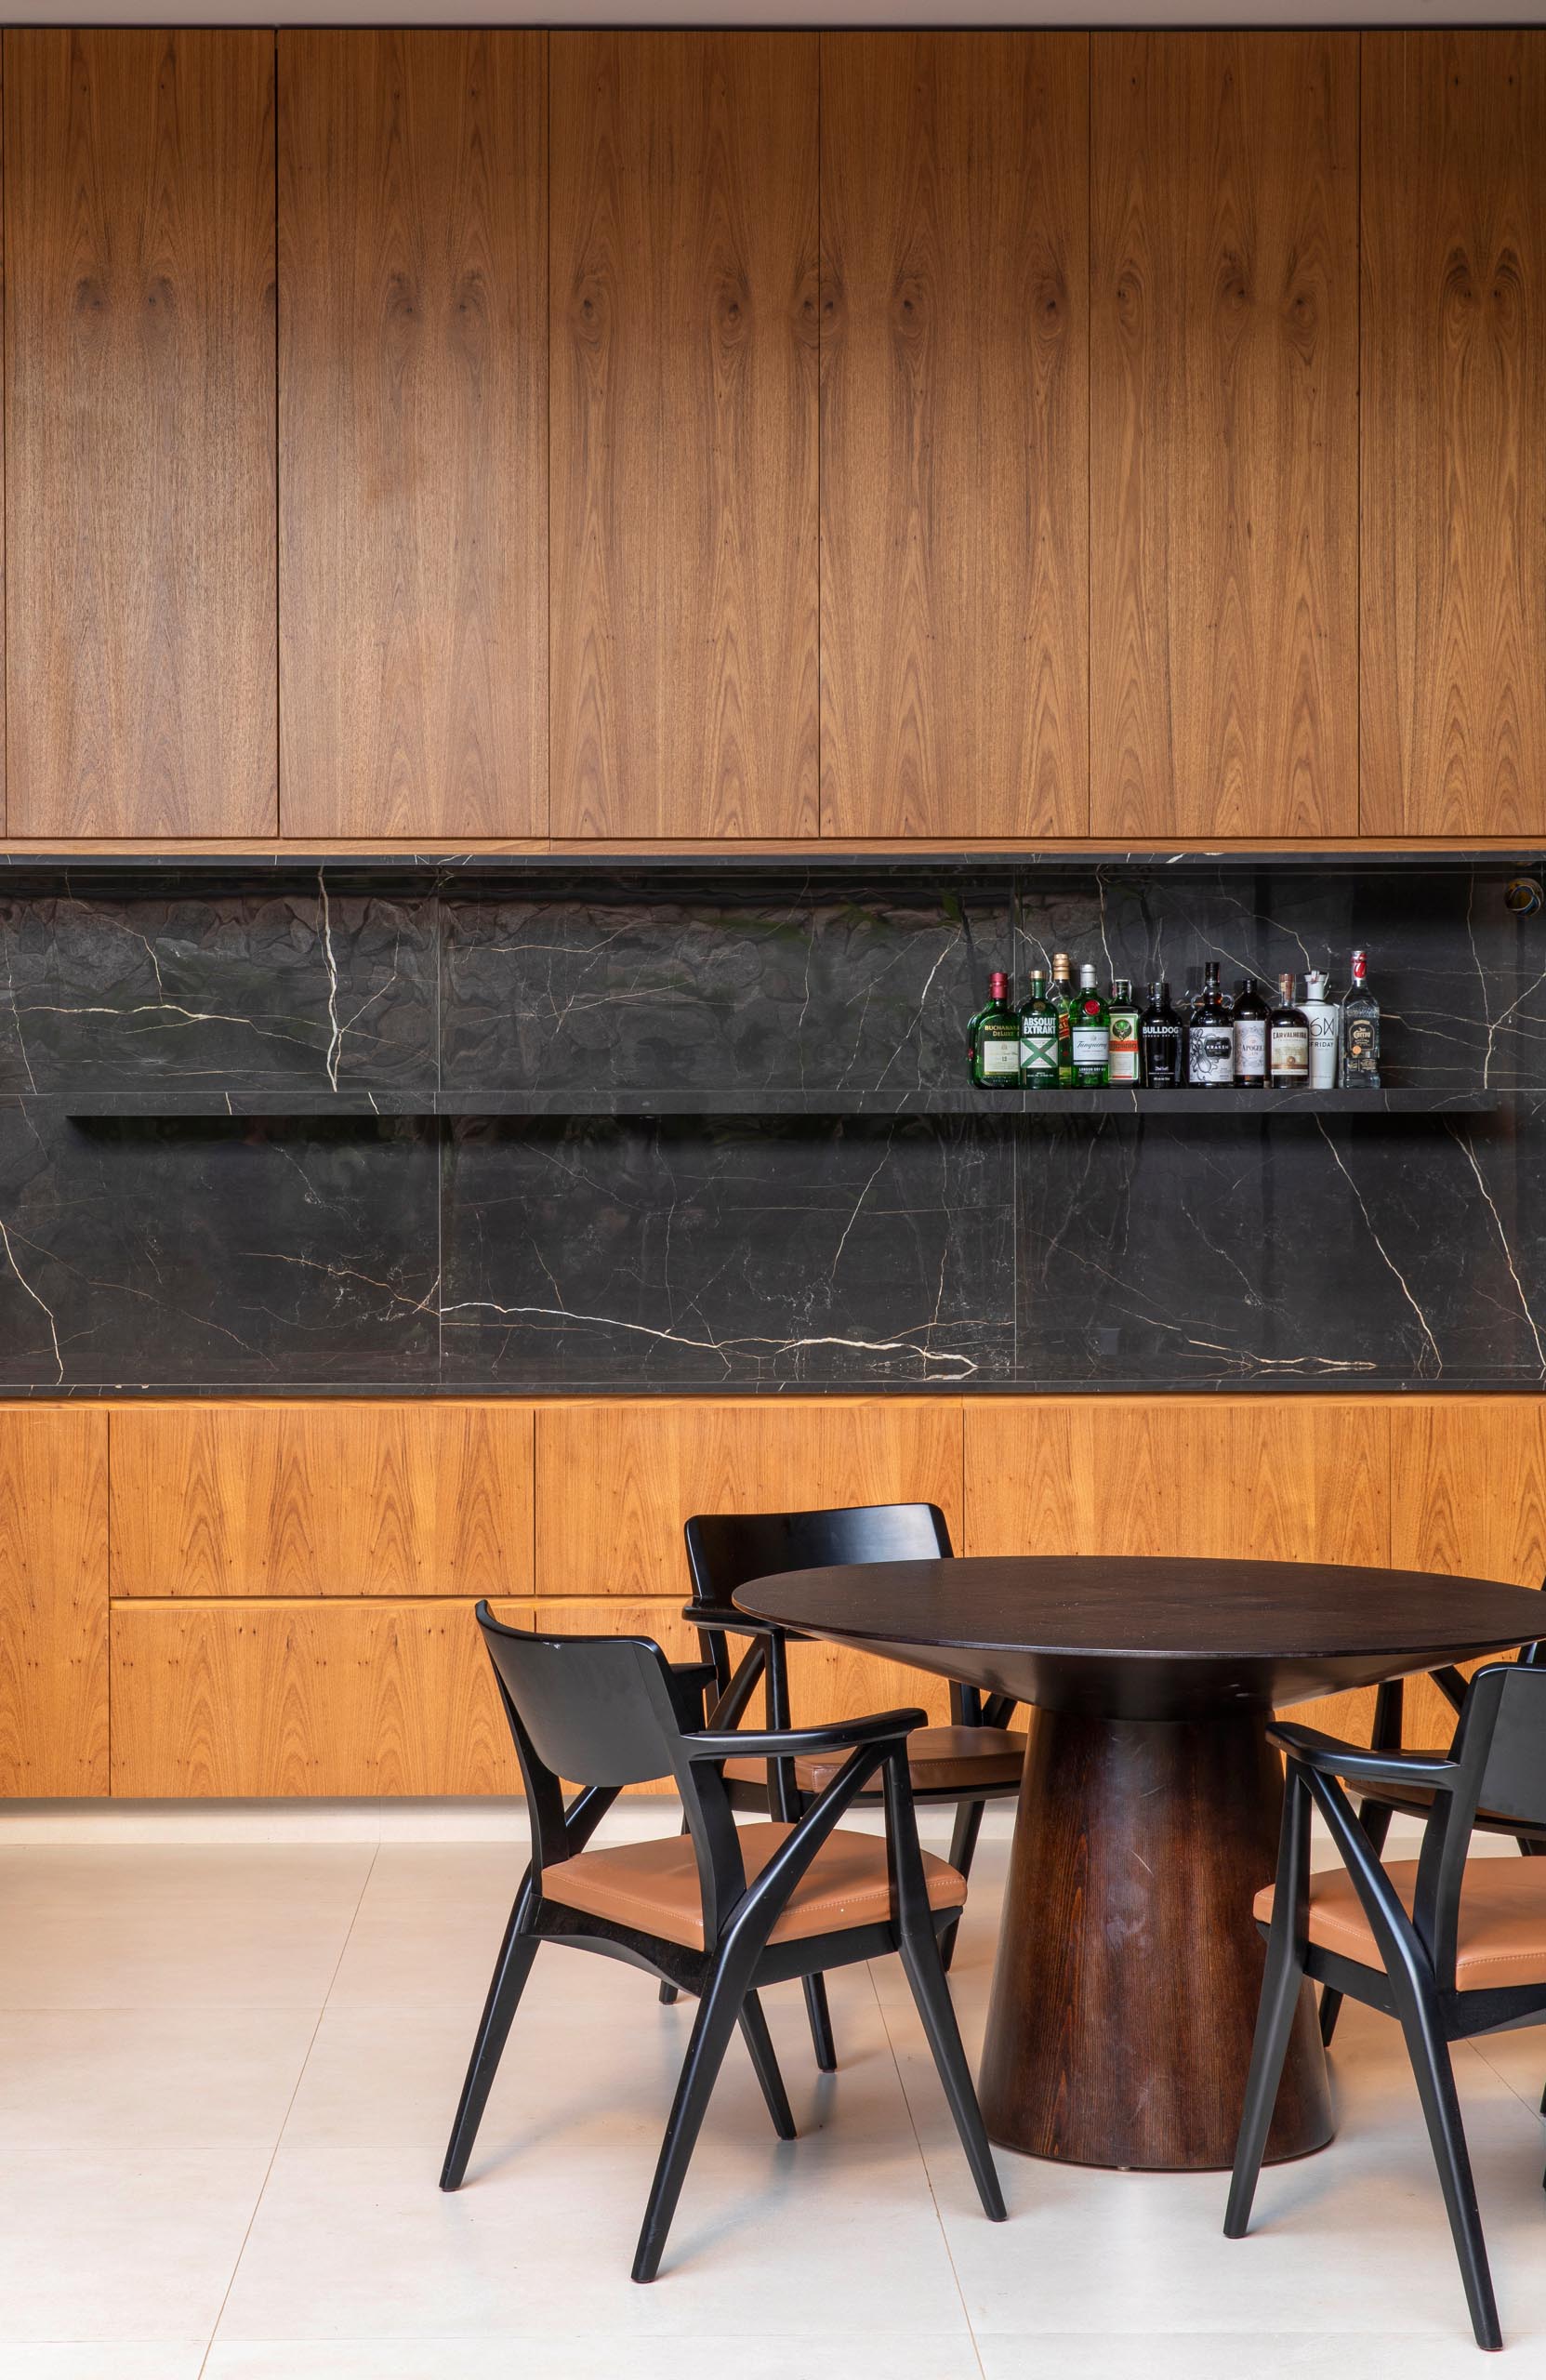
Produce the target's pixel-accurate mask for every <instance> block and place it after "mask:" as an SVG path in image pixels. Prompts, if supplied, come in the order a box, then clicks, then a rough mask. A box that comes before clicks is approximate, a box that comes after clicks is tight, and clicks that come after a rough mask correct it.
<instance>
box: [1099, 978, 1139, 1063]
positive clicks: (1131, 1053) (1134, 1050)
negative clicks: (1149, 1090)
mask: <svg viewBox="0 0 1546 2380" xmlns="http://www.w3.org/2000/svg"><path fill="white" fill-rule="evenodd" d="M1107 1007H1108V1009H1109V1011H1110V1014H1111V1056H1110V1060H1109V1063H1108V1065H1107V1071H1106V1080H1107V1081H1108V1082H1126V1083H1136V1082H1137V1081H1138V1080H1139V1071H1138V1003H1137V1001H1136V1000H1135V999H1134V998H1133V996H1132V985H1131V984H1130V982H1129V981H1128V978H1127V977H1126V976H1125V975H1114V976H1113V977H1112V979H1111V998H1110V999H1109V1001H1108V1002H1107Z"/></svg>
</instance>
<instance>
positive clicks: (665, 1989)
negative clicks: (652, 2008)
mask: <svg viewBox="0 0 1546 2380" xmlns="http://www.w3.org/2000/svg"><path fill="white" fill-rule="evenodd" d="M679 1997H680V1994H679V1993H678V1990H677V1988H676V1985H675V1984H674V1983H663V1984H662V1985H661V1987H660V2004H661V2006H662V2007H663V2008H674V2007H675V2005H676V2003H677V2001H678V1999H679Z"/></svg>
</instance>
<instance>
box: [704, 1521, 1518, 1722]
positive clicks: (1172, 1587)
mask: <svg viewBox="0 0 1546 2380" xmlns="http://www.w3.org/2000/svg"><path fill="white" fill-rule="evenodd" d="M735 1600H736V1602H737V1604H738V1605H740V1606H741V1607H742V1608H743V1609H744V1610H746V1611H747V1612H749V1613H750V1614H752V1616H753V1617H754V1618H757V1619H760V1620H775V1621H777V1622H778V1624H779V1625H780V1626H782V1627H786V1628H790V1629H795V1630H798V1631H799V1632H800V1633H802V1634H812V1635H826V1636H837V1637H840V1638H841V1639H842V1640H843V1641H844V1642H845V1643H852V1644H854V1645H862V1646H865V1649H866V1650H869V1651H872V1652H876V1653H883V1654H888V1655H890V1656H891V1657H892V1659H896V1660H900V1661H905V1662H908V1663H910V1664H911V1665H912V1666H913V1667H915V1668H918V1669H929V1670H935V1671H938V1672H939V1673H942V1674H943V1675H945V1676H947V1677H956V1678H960V1679H963V1680H964V1681H965V1682H966V1683H967V1684H969V1685H975V1686H984V1687H987V1688H989V1689H990V1690H992V1691H993V1692H995V1693H1000V1694H1012V1695H1014V1696H1015V1697H1017V1699H1020V1700H1022V1701H1025V1702H1035V1703H1037V1704H1040V1705H1041V1706H1042V1707H1043V1708H1046V1709H1050V1710H1064V1711H1089V1712H1103V1713H1106V1714H1108V1715H1110V1716H1112V1717H1126V1718H1155V1719H1159V1718H1166V1719H1177V1718H1186V1717H1192V1716H1202V1715H1204V1714H1205V1713H1207V1712H1210V1711H1217V1710H1220V1709H1227V1708H1231V1707H1235V1708H1238V1707H1240V1706H1242V1705H1254V1706H1256V1707H1257V1708H1260V1709H1267V1708H1269V1707H1270V1706H1271V1705H1272V1704H1274V1703H1286V1702H1304V1701H1310V1700H1312V1699H1315V1697H1316V1696H1318V1695H1324V1694H1335V1693H1340V1692H1341V1691H1343V1690H1344V1689H1346V1688H1348V1687H1350V1686H1374V1685H1377V1684H1379V1683H1380V1681H1381V1680H1382V1679H1384V1678H1390V1677H1397V1676H1400V1675H1402V1674H1404V1673H1411V1672H1415V1671H1420V1670H1428V1669H1434V1668H1436V1667H1437V1666H1438V1665H1439V1664H1440V1663H1442V1662H1446V1661H1456V1660H1461V1659H1472V1658H1473V1657H1475V1656H1477V1655H1480V1654H1487V1653H1494V1652H1506V1651H1509V1650H1512V1648H1513V1646H1516V1645H1519V1644H1521V1643H1523V1642H1525V1641H1526V1639H1527V1638H1529V1637H1532V1636H1534V1635H1536V1634H1538V1633H1541V1631H1542V1629H1543V1626H1546V1609H1543V1607H1542V1605H1541V1601H1540V1597H1539V1593H1537V1591H1536V1590H1535V1589H1534V1588H1533V1587H1515V1586H1508V1585H1504V1584H1502V1583H1501V1582H1500V1581H1499V1580H1495V1579H1469V1578H1453V1577H1450V1576H1448V1575H1447V1574H1445V1573H1439V1572H1434V1571H1428V1570H1377V1569H1365V1568H1357V1567H1351V1566H1349V1565H1345V1564H1340V1563H1325V1562H1200V1561H1196V1562H1195V1561H1188V1560H1181V1559H1177V1558H1175V1557H1173V1556H1149V1555H1144V1556H1124V1557H1122V1558H1120V1559H1115V1560H1112V1559H1105V1558H1099V1557H1095V1556H1084V1555H1073V1554H1044V1555H1034V1556H1025V1557H1022V1556H1018V1555H1017V1556H998V1555H980V1556H975V1557H967V1558H964V1559H958V1560H955V1561H946V1562H878V1563H860V1564H854V1565H852V1566H850V1567H844V1568H839V1569H827V1570H800V1571H793V1572H786V1573H785V1574H784V1575H782V1576H780V1577H777V1578H772V1579H753V1580H749V1581H748V1582H747V1585H746V1586H744V1587H742V1589H741V1590H740V1592H739V1593H738V1594H737V1595H736V1598H735Z"/></svg>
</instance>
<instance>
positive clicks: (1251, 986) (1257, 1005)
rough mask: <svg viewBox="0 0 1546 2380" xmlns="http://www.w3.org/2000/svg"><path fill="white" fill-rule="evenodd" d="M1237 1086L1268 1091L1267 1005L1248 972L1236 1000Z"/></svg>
mask: <svg viewBox="0 0 1546 2380" xmlns="http://www.w3.org/2000/svg"><path fill="white" fill-rule="evenodd" d="M1234 1032H1235V1089H1236V1091H1264V1090H1265V1089H1266V1084H1267V1004H1266V1002H1265V1000H1264V999H1263V998H1262V996H1261V994H1260V992H1258V990H1257V988H1256V978H1255V977H1254V976H1253V975H1248V976H1247V977H1246V979H1245V982H1244V983H1243V984H1242V985H1241V986H1240V988H1239V991H1238V992H1237V993H1236V995H1235V1018H1234Z"/></svg>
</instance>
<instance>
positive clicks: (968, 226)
mask: <svg viewBox="0 0 1546 2380" xmlns="http://www.w3.org/2000/svg"><path fill="white" fill-rule="evenodd" d="M821 68H822V80H821V95H822V161H821V174H822V183H821V204H822V405H821V432H822V649H821V672H822V798H821V813H822V831H823V833H824V834H827V835H835V836H843V837H855V836H865V835H875V836H930V835H939V836H945V835H956V836H966V837H971V836H986V835H1002V836H1020V835H1037V834H1045V835H1082V834H1084V833H1085V832H1086V831H1087V828H1088V822H1089V801H1088V773H1087V765H1086V763H1087V750H1086V745H1087V734H1088V718H1087V712H1088V690H1087V684H1086V646H1087V641H1088V617H1087V608H1088V568H1089V547H1088V497H1089V488H1088V483H1087V472H1088V459H1089V451H1088V450H1089V435H1088V431H1089V424H1088V415H1087V404H1088V397H1087V380H1088V372H1089V350H1088V320H1087V309H1088V279H1089V258H1088V252H1087V240H1088V212H1089V210H1088V201H1087V186H1088V167H1089V159H1088V142H1089V42H1088V38H1087V36H1086V35H1084V34H1083V33H979V32H973V33H824V34H823V36H822V54H821Z"/></svg>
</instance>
